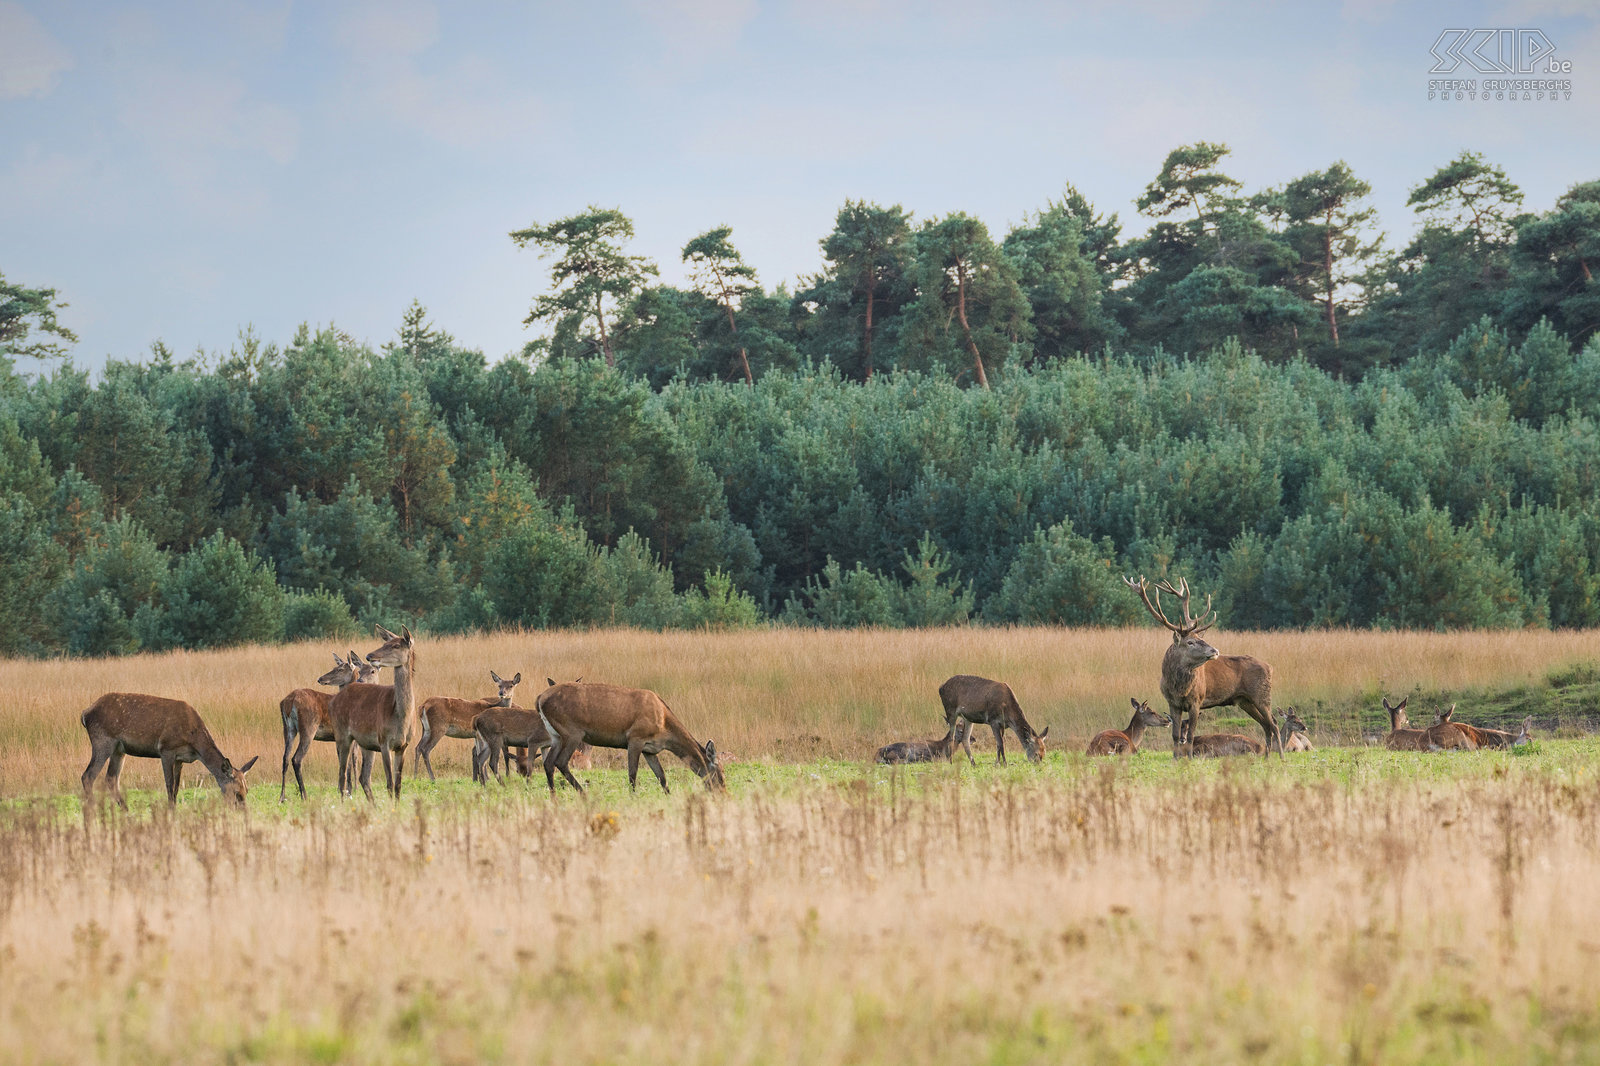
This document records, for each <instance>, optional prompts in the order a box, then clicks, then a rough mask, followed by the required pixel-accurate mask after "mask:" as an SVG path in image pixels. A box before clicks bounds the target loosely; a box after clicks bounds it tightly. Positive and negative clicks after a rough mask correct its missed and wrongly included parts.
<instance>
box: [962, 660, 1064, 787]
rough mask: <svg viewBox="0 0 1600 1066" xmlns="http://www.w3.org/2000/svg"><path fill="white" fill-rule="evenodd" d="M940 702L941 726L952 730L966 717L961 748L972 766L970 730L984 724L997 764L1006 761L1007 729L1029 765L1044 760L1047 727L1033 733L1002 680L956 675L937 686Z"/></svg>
mask: <svg viewBox="0 0 1600 1066" xmlns="http://www.w3.org/2000/svg"><path fill="white" fill-rule="evenodd" d="M939 701H940V702H941V703H943V704H944V724H945V725H946V726H948V727H949V728H951V729H954V728H955V724H956V720H957V719H959V718H965V719H966V720H967V722H968V723H969V724H968V726H967V728H966V731H965V733H964V734H963V735H962V737H961V748H962V750H963V751H965V752H966V753H967V761H968V762H969V763H971V764H972V765H973V766H976V765H978V760H976V759H974V758H973V757H972V727H973V726H980V725H986V726H988V727H989V728H990V729H992V730H994V758H995V762H997V763H1002V764H1003V763H1004V762H1005V761H1006V730H1007V729H1010V730H1011V731H1012V732H1013V733H1015V734H1016V735H1017V739H1018V740H1020V741H1022V748H1023V750H1024V751H1026V752H1027V753H1028V761H1029V762H1039V761H1040V760H1041V759H1043V758H1044V739H1045V737H1047V736H1049V735H1050V727H1049V726H1045V727H1044V731H1043V732H1040V733H1036V732H1034V730H1033V726H1031V725H1029V724H1028V720H1027V719H1026V718H1024V717H1023V716H1022V707H1021V706H1020V705H1018V703H1017V697H1016V695H1015V694H1014V693H1013V692H1012V691H1011V686H1010V685H1008V684H1006V683H1005V682H1004V681H990V680H989V679H988V678H986V677H974V676H973V675H971V674H957V675H956V676H955V677H952V678H950V679H949V680H948V681H946V682H945V683H944V684H942V685H940V686H939Z"/></svg>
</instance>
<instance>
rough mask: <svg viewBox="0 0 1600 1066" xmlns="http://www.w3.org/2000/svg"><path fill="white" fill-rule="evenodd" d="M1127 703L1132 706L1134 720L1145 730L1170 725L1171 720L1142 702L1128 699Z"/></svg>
mask: <svg viewBox="0 0 1600 1066" xmlns="http://www.w3.org/2000/svg"><path fill="white" fill-rule="evenodd" d="M1128 702H1129V703H1131V704H1133V717H1134V720H1135V721H1136V722H1138V723H1139V724H1140V725H1142V726H1144V727H1145V728H1146V729H1157V728H1159V727H1161V726H1164V725H1168V724H1170V723H1171V721H1172V719H1170V718H1168V717H1167V716H1166V715H1164V714H1162V713H1161V712H1160V711H1158V710H1156V709H1155V708H1153V707H1151V706H1150V704H1148V703H1146V702H1145V701H1144V700H1136V699H1133V698H1132V697H1129V699H1128Z"/></svg>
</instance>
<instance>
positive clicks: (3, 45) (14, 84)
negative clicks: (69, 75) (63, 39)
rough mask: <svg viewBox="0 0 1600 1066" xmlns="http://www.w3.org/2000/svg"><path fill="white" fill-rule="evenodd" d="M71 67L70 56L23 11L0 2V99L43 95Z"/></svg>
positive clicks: (36, 21)
mask: <svg viewBox="0 0 1600 1066" xmlns="http://www.w3.org/2000/svg"><path fill="white" fill-rule="evenodd" d="M71 67H72V56H70V55H69V54H68V53H67V50H66V49H65V48H63V47H62V46H61V44H60V42H58V41H57V40H56V39H55V38H54V37H52V36H50V31H49V30H47V29H45V28H44V27H43V26H41V25H40V24H39V20H38V19H36V18H34V17H33V16H32V15H31V14H29V13H28V11H27V9H26V8H24V7H23V6H22V5H21V4H17V3H11V2H9V0H7V2H3V3H0V100H15V99H19V98H21V97H26V96H45V95H47V94H48V93H49V92H50V91H51V90H52V89H54V88H55V87H56V82H57V81H58V80H59V79H60V77H61V73H62V71H65V70H69V69H71Z"/></svg>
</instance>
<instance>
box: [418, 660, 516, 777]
mask: <svg viewBox="0 0 1600 1066" xmlns="http://www.w3.org/2000/svg"><path fill="white" fill-rule="evenodd" d="M489 678H490V680H492V681H493V682H494V683H495V687H496V688H497V689H498V690H499V692H498V694H497V695H494V696H490V697H485V698H484V699H478V700H464V699H458V698H457V697H455V696H430V697H429V698H428V699H425V700H423V701H422V710H421V711H420V712H419V714H420V717H421V719H422V740H421V741H419V742H418V744H417V754H416V758H415V759H414V760H413V762H412V765H416V764H417V763H421V764H422V766H423V767H424V768H425V769H426V770H427V771H428V780H429V781H437V780H438V778H436V777H434V776H433V760H432V759H431V758H429V757H428V756H429V754H430V753H431V752H432V751H433V749H434V748H435V747H437V746H438V744H439V741H441V740H443V739H444V738H445V737H455V738H456V739H457V740H472V741H474V742H475V741H476V739H477V736H478V734H477V733H475V732H474V731H473V728H472V723H473V720H474V719H475V718H477V717H478V715H480V714H482V713H483V712H484V711H487V710H488V709H489V708H491V707H509V706H511V696H512V694H513V693H515V692H516V690H517V686H518V685H520V684H522V671H521V670H518V671H517V676H516V677H513V678H512V679H511V680H509V681H507V680H506V679H505V678H503V677H501V676H500V675H499V674H497V673H495V672H494V671H493V670H490V671H489ZM473 751H474V754H476V751H477V745H476V743H474V745H473ZM477 768H478V764H477V759H474V760H473V774H472V779H473V780H474V781H476V780H478V774H477Z"/></svg>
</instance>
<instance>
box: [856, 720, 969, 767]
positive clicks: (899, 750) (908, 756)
mask: <svg viewBox="0 0 1600 1066" xmlns="http://www.w3.org/2000/svg"><path fill="white" fill-rule="evenodd" d="M969 728H971V727H970V726H969V725H968V724H967V723H966V721H960V722H957V723H956V724H955V725H953V726H951V727H950V730H949V732H947V733H945V735H944V736H942V737H940V738H939V739H938V740H901V741H898V742H896V743H894V744H885V745H884V746H883V747H881V748H879V749H878V754H877V756H876V757H875V758H876V761H878V762H881V763H885V764H887V765H889V766H901V765H904V764H906V763H913V762H933V761H934V760H935V759H944V760H945V761H946V762H948V761H950V759H952V758H954V757H955V753H956V748H957V747H959V746H960V744H961V742H962V740H964V739H965V738H966V732H967V730H968V729H969Z"/></svg>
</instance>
